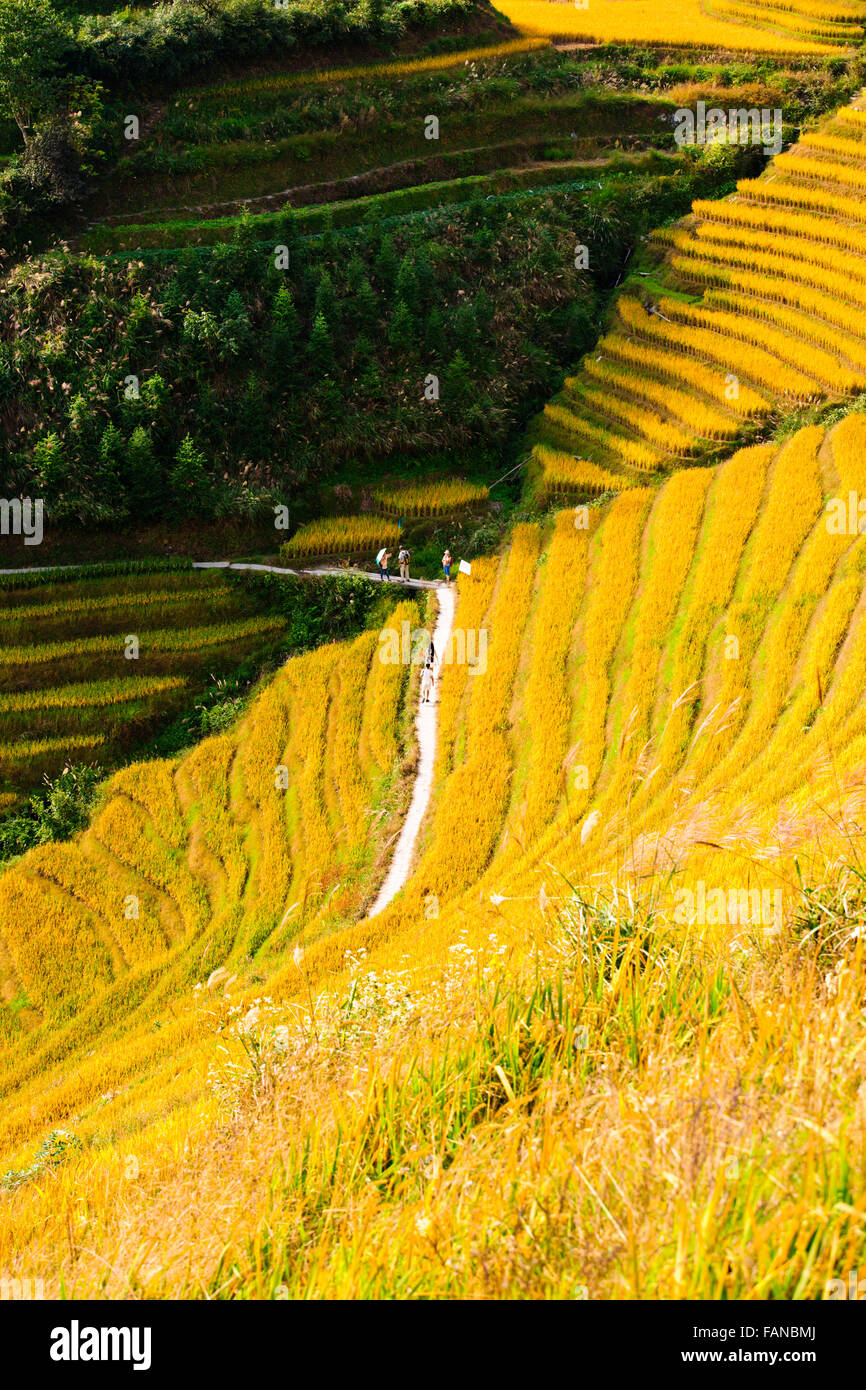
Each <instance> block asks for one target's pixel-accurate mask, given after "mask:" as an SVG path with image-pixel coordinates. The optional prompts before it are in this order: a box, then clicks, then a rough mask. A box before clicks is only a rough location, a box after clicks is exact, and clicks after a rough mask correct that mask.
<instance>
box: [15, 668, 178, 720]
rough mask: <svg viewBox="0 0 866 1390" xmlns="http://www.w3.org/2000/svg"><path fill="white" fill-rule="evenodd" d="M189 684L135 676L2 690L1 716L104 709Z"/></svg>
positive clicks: (176, 678) (167, 679) (175, 679)
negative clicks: (36, 712) (44, 711)
mask: <svg viewBox="0 0 866 1390" xmlns="http://www.w3.org/2000/svg"><path fill="white" fill-rule="evenodd" d="M186 684H187V678H186V677H185V676H135V677H120V678H118V679H116V680H106V681H84V682H81V683H79V684H76V685H57V686H50V687H48V688H47V689H42V688H40V689H36V690H23V691H16V692H15V693H14V694H9V693H2V692H0V717H2V716H3V715H5V714H20V713H23V712H26V711H29V710H49V709H56V710H64V711H69V710H73V709H90V708H93V707H98V708H103V707H105V706H108V705H118V704H124V703H126V701H128V700H141V699H144V698H145V697H147V696H150V695H163V694H165V693H166V692H167V691H174V690H180V689H182V688H183V687H184V686H185V685H186Z"/></svg>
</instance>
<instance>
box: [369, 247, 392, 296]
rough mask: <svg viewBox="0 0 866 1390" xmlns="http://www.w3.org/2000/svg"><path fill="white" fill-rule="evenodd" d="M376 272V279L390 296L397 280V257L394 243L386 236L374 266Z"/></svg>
mask: <svg viewBox="0 0 866 1390" xmlns="http://www.w3.org/2000/svg"><path fill="white" fill-rule="evenodd" d="M373 268H374V270H375V272H376V279H377V280H378V281H379V284H380V285H381V286H382V288H383V290H385V291H386V292H387V293H388V294H390V293H391V292H392V291H393V289H394V284H395V281H396V279H397V256H396V254H395V251H394V243H393V241H392V240H391V238H390V237H389V236H388V235H387V234H385V235H384V236H383V237H382V240H381V242H380V243H379V253H378V255H377V256H376V260H375V262H374V266H373Z"/></svg>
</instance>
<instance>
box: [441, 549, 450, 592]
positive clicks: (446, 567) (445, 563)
mask: <svg viewBox="0 0 866 1390" xmlns="http://www.w3.org/2000/svg"><path fill="white" fill-rule="evenodd" d="M442 569H443V571H444V573H445V582H446V584H450V583H451V551H450V550H446V551H445V554H444V555H443V556H442Z"/></svg>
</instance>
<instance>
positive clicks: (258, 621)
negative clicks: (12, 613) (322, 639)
mask: <svg viewBox="0 0 866 1390" xmlns="http://www.w3.org/2000/svg"><path fill="white" fill-rule="evenodd" d="M282 626H283V621H282V619H281V618H269V617H261V618H242V619H240V620H238V621H237V622H233V623H213V624H211V625H209V626H207V627H197V628H187V629H182V630H180V631H177V630H175V629H174V628H166V629H163V630H160V631H147V630H146V629H145V630H144V631H143V632H142V633H141V634H140V638H141V648H140V649H141V652H142V654H143V655H146V654H147V653H148V652H186V651H189V650H190V649H196V650H198V649H201V648H204V647H220V646H223V645H224V644H226V643H229V642H237V641H241V640H243V639H244V638H247V637H262V636H264V635H265V634H266V633H274V632H277V631H278V629H280V628H282ZM123 652H124V637H123V635H120V634H109V635H107V636H105V637H81V638H77V639H76V638H70V639H68V640H66V641H64V642H44V643H41V644H40V645H38V646H32V647H6V648H4V649H0V667H3V666H6V667H14V668H16V669H20V668H22V667H26V666H39V665H46V664H47V663H49V662H52V661H60V660H62V659H63V658H64V657H83V656H91V655H96V654H102V653H116V654H117V656H118V657H119V659H120V660H123Z"/></svg>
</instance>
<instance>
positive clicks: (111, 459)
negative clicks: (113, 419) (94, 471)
mask: <svg viewBox="0 0 866 1390" xmlns="http://www.w3.org/2000/svg"><path fill="white" fill-rule="evenodd" d="M122 458H123V436H122V434H121V433H120V430H119V429H118V428H117V426H116V425H114V424H111V423H109V424H107V425H106V426H105V429H104V430H103V431H102V438H101V439H100V441H99V471H100V473H101V474H102V476H103V477H104V478H105V480H106V481H107V482H109V481H110V482H112V483H114V482H116V481H118V480H119V479H120V474H121V461H122Z"/></svg>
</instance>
